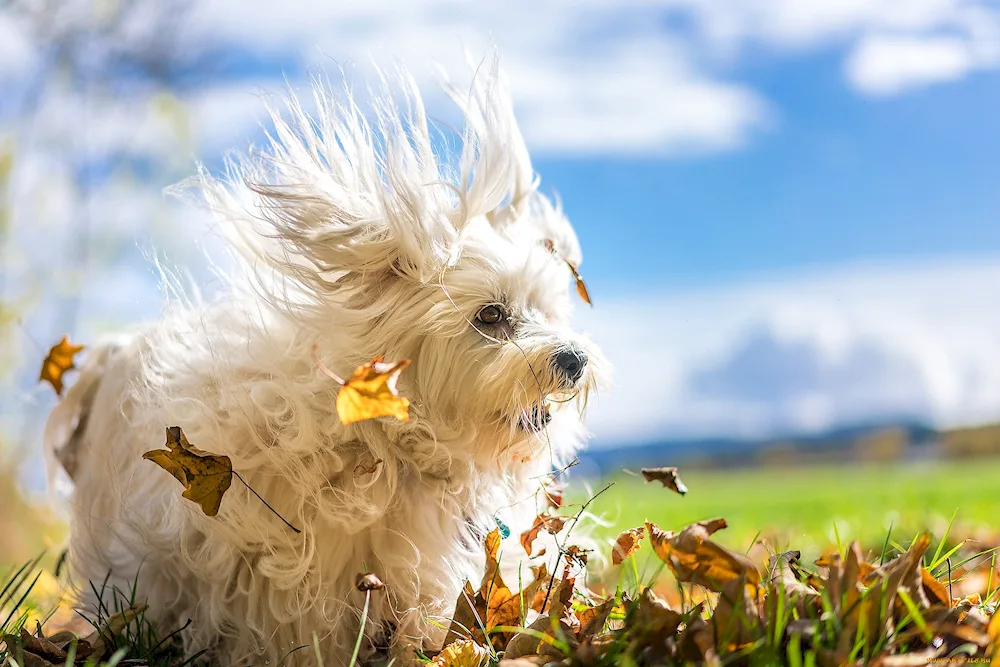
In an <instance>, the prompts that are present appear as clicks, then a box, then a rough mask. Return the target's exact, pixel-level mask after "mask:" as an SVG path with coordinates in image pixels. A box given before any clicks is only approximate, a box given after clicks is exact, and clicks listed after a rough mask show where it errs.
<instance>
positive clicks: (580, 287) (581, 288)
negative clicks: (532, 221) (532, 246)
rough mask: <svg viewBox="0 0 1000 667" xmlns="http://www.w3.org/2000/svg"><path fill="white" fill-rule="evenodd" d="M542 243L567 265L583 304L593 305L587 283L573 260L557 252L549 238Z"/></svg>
mask: <svg viewBox="0 0 1000 667" xmlns="http://www.w3.org/2000/svg"><path fill="white" fill-rule="evenodd" d="M543 243H544V245H545V249H546V250H548V251H549V252H551V253H552V254H553V255H555V256H556V257H558V258H559V259H561V260H562V261H564V262H565V263H566V266H568V267H569V270H570V273H572V274H573V279H574V280H576V293H577V294H579V295H580V298H581V299H583V302H584V303H585V304H587V305H588V306H593V305H594V303H593V302H592V301H591V300H590V292H588V291H587V284H586V283H585V282H583V276H581V275H580V272H579V271H578V270H577V268H576V266H575V265H574V264H573V262H571V261H569V260H568V259H566V258H565V257H563V256H562V255H560V254H559V251H558V250H556V246H555V244H554V243H553V242H552V240H551V239H545V241H544V242H543Z"/></svg>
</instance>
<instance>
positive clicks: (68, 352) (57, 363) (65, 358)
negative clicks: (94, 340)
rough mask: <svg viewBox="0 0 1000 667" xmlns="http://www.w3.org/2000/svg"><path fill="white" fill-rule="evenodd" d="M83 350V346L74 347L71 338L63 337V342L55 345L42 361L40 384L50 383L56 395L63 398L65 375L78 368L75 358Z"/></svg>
mask: <svg viewBox="0 0 1000 667" xmlns="http://www.w3.org/2000/svg"><path fill="white" fill-rule="evenodd" d="M81 350H83V345H73V344H72V343H70V342H69V338H68V337H66V336H63V337H62V340H61V341H59V342H58V343H57V344H55V345H53V346H52V348H51V349H50V350H49V354H48V356H47V357H45V360H44V361H42V372H41V373H40V374H39V376H38V381H39V382H48V383H49V384H51V385H52V388H53V389H55V390H56V394H57V395H59V396H61V395H62V390H63V375H64V374H65V373H66V371H68V370H70V369H73V368H76V366H75V365H74V363H73V357H75V356H76V354H77V353H78V352H80V351H81Z"/></svg>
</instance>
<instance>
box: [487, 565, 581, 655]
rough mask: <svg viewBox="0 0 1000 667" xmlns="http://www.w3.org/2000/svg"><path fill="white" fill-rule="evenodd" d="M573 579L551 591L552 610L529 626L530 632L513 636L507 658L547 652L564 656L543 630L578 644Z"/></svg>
mask: <svg viewBox="0 0 1000 667" xmlns="http://www.w3.org/2000/svg"><path fill="white" fill-rule="evenodd" d="M573 586H574V580H573V579H564V580H562V581H560V582H559V585H558V587H557V588H556V590H554V591H552V595H551V598H552V599H551V600H550V601H549V605H548V607H549V610H548V611H549V613H547V614H545V613H543V614H542V615H541V616H539V617H538V618H537V619H535V621H534V622H533V623H532V624H531V625H529V626H528V629H529V630H531V631H532V632H531V633H526V632H519V633H518V634H516V635H514V636H513V637H511V639H510V641H509V642H508V643H507V645H506V649H505V651H504V657H507V658H520V657H523V656H527V655H534V654H540V655H546V656H551V657H554V658H563V657H564V656H563V655H562V653H561V652H560V651H559V650H558V649H557V648H555V647H554V646H553V645H552V640H551V639H541V638H539V637H538V635H537V633H543V634H545V635H547V636H548V637H549V638H552V639H556V640H559V641H562V642H565V643H566V644H567V646H568V648H570V649H571V650H572V649H574V648H576V646H577V645H578V644H579V642H578V640H577V638H576V633H577V631H578V630H579V627H580V619H578V618H577V617H576V614H574V613H573V608H572V599H573Z"/></svg>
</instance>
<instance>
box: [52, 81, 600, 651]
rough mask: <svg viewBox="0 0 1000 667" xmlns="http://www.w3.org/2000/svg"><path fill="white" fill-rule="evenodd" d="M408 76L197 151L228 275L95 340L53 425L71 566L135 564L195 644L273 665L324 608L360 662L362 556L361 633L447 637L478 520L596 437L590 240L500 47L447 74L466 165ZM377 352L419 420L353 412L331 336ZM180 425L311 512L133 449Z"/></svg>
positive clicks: (520, 508)
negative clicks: (143, 324)
mask: <svg viewBox="0 0 1000 667" xmlns="http://www.w3.org/2000/svg"><path fill="white" fill-rule="evenodd" d="M397 79H398V86H397V92H401V94H397V95H395V97H394V95H393V93H392V91H389V90H388V89H384V90H383V91H382V93H381V94H380V95H379V96H378V100H377V102H376V103H375V104H374V113H373V118H374V120H369V119H368V118H367V117H366V116H365V115H363V113H362V111H361V110H360V109H359V107H358V105H357V104H356V103H355V102H354V101H353V99H352V98H351V96H350V94H349V92H348V93H346V94H345V95H342V96H341V98H342V99H341V101H334V98H333V97H332V96H331V95H329V94H328V93H327V92H326V91H325V90H324V89H322V87H319V88H317V91H316V96H317V105H318V110H317V111H316V112H315V114H313V115H309V114H307V113H306V112H305V111H303V108H302V107H301V106H300V105H299V104H298V103H297V102H295V101H294V100H293V101H291V102H290V103H289V105H288V111H289V113H286V114H285V116H286V118H285V119H282V118H281V114H275V116H274V121H275V127H276V129H275V130H274V134H273V138H272V139H271V142H270V144H269V146H268V147H267V149H266V150H265V151H262V152H259V153H251V155H250V157H249V158H247V159H245V160H243V161H242V162H240V163H239V164H238V165H233V166H232V167H231V169H230V172H229V175H228V177H227V178H226V179H224V180H216V179H214V178H212V177H210V176H208V175H207V174H205V173H203V174H202V176H201V178H200V179H198V185H199V187H200V190H201V191H202V192H203V193H204V195H205V198H206V200H207V202H208V204H209V206H210V208H211V210H212V212H213V213H214V216H215V219H216V220H217V222H218V225H219V227H220V229H221V230H222V231H223V232H224V234H225V236H226V238H227V239H228V240H229V241H230V242H231V245H232V246H233V247H234V248H235V249H236V250H237V251H238V256H239V262H237V264H238V266H239V269H238V270H237V271H236V272H235V273H234V275H233V276H231V277H230V278H229V279H228V281H227V289H226V291H225V293H224V294H223V295H222V296H221V297H220V298H218V299H216V300H214V301H212V302H210V303H200V302H199V303H191V302H180V301H179V300H174V301H175V303H174V305H172V306H171V307H169V308H168V309H167V311H166V312H165V313H164V314H163V316H162V317H161V318H160V320H159V321H158V322H156V323H154V324H152V325H151V326H149V327H147V328H144V329H142V330H141V331H139V332H137V333H135V334H133V335H129V336H122V337H118V338H116V339H113V340H109V341H107V342H106V343H104V344H103V345H100V346H94V347H92V348H91V349H90V350H89V351H88V353H87V357H86V359H85V363H84V365H83V367H82V369H81V372H80V375H79V378H78V380H77V382H76V384H75V385H74V386H73V387H72V388H71V389H70V391H69V392H68V393H67V394H66V396H65V397H64V399H63V400H62V401H61V403H60V404H59V405H58V406H57V407H56V408H55V410H54V411H53V413H52V415H51V417H50V419H49V422H48V425H47V428H46V447H47V451H48V453H49V455H50V460H52V461H58V464H59V465H61V467H62V468H64V469H65V471H66V472H67V473H68V475H69V477H70V478H71V480H72V482H73V486H74V489H73V491H72V495H71V498H70V503H71V508H72V509H71V511H72V536H71V540H70V552H69V563H70V564H71V572H72V573H73V577H74V581H75V582H76V583H77V585H79V586H80V587H81V589H82V590H84V591H86V590H87V589H88V588H89V587H88V583H87V582H88V580H89V581H94V582H98V583H99V582H101V581H103V580H104V579H105V577H106V576H107V575H108V573H109V572H110V576H111V580H110V583H111V584H114V585H117V586H119V587H121V588H129V587H130V586H131V585H132V581H133V579H136V578H137V581H138V587H137V588H138V594H139V597H140V598H143V599H145V601H146V602H148V604H149V614H151V617H152V618H154V619H155V621H156V622H158V623H159V624H161V625H162V627H163V628H164V629H166V630H170V629H173V627H179V626H180V625H182V624H183V623H184V621H185V620H186V619H192V621H193V623H192V624H191V626H190V628H189V629H188V630H187V631H185V633H184V634H183V636H184V641H185V644H186V646H187V647H188V648H190V649H193V650H199V649H202V648H209V649H211V650H212V651H213V655H214V656H215V658H216V660H217V661H218V662H219V663H221V664H234V665H235V664H238V663H243V664H247V662H248V661H249V662H252V663H256V664H261V663H264V664H271V665H276V664H277V663H278V662H280V661H281V660H282V659H283V658H284V657H286V655H287V654H288V653H289V652H290V651H292V650H293V649H295V648H296V647H299V646H302V645H304V644H310V643H311V642H312V638H313V635H314V633H315V635H316V636H317V637H318V641H319V646H320V650H321V651H322V653H323V655H324V658H325V659H326V661H327V664H342V663H344V662H346V661H347V659H348V658H349V656H350V651H351V646H352V645H353V642H354V638H355V636H356V634H357V632H358V628H359V621H360V607H361V605H362V603H363V600H364V595H363V594H362V593H359V592H358V591H357V590H356V589H355V577H356V575H357V574H358V573H361V572H364V571H373V572H375V573H376V574H377V575H378V576H379V577H380V578H381V579H382V580H383V581H385V583H386V590H385V591H383V592H379V593H378V594H376V595H375V596H374V597H373V601H372V602H373V604H372V608H371V610H370V612H369V616H368V623H367V625H366V634H367V636H368V639H369V640H370V641H369V642H368V643H369V644H370V646H372V647H378V646H388V645H390V644H391V646H392V647H393V648H395V649H399V648H401V647H414V646H415V647H419V646H425V647H430V648H433V647H434V644H435V642H437V643H438V644H439V643H440V641H441V639H442V638H443V632H442V631H441V630H440V629H439V627H438V626H436V625H435V624H434V623H431V622H429V620H428V619H434V620H437V621H438V622H439V624H440V623H441V622H443V619H445V618H447V617H448V615H449V614H450V613H451V611H452V608H453V605H454V603H455V600H456V596H457V593H458V591H459V590H460V588H461V584H462V582H463V580H464V579H465V578H466V577H475V558H476V556H477V554H478V553H479V551H480V546H479V545H480V543H481V537H482V535H483V533H484V531H486V530H488V529H489V528H491V527H493V525H494V521H495V517H496V516H500V517H503V518H504V520H505V521H506V522H507V523H509V524H511V525H515V526H517V525H523V524H524V523H525V521H524V520H523V518H524V517H525V516H527V517H528V518H529V520H530V516H531V515H532V513H533V512H534V510H535V495H536V491H538V489H539V484H540V480H541V479H542V478H543V477H544V475H545V474H546V473H547V472H549V471H551V470H552V468H553V466H556V467H558V466H561V465H564V464H565V463H567V462H568V460H569V458H571V455H572V454H573V453H574V451H575V450H576V449H577V448H578V447H579V446H580V444H581V442H582V439H583V437H584V433H583V429H582V427H581V420H580V417H581V412H582V409H583V406H584V405H585V402H586V396H587V393H588V392H589V391H590V390H591V389H592V388H593V387H594V386H595V383H596V382H597V380H598V377H599V370H600V367H601V359H600V356H599V352H598V351H597V350H596V349H595V348H594V347H593V346H592V345H591V344H590V343H589V342H588V341H587V340H586V338H584V337H582V336H579V335H577V334H575V333H573V332H572V331H571V330H570V326H569V314H570V309H571V298H570V290H569V285H570V273H569V270H568V269H567V267H566V264H565V262H564V261H562V259H561V258H565V259H566V260H569V261H570V262H573V263H578V262H579V261H580V249H579V245H578V242H577V240H576V236H575V234H574V232H573V230H572V228H571V227H570V225H569V223H568V221H567V220H566V218H565V217H564V216H563V215H562V213H561V212H560V210H559V209H558V208H557V207H555V206H553V205H552V204H551V203H550V202H549V201H548V200H547V199H546V198H545V197H544V196H542V195H541V194H540V193H539V192H538V190H537V181H536V180H535V178H534V175H533V172H532V167H531V163H530V162H529V158H528V153H527V150H526V148H525V145H524V142H523V140H522V138H521V135H520V132H519V130H518V128H517V126H516V124H515V121H514V118H513V115H512V109H511V105H510V102H509V99H508V95H507V91H506V87H505V85H504V84H503V79H502V78H501V76H500V75H499V74H498V72H497V69H496V65H495V62H491V63H488V64H487V65H486V66H484V67H483V68H482V71H479V72H477V73H476V74H475V77H474V83H473V84H472V86H471V88H470V89H468V90H460V89H458V88H455V87H453V86H452V87H448V91H449V93H450V95H451V97H452V98H453V99H454V101H455V102H456V103H457V104H458V105H459V106H460V108H461V110H462V111H463V113H464V116H465V123H466V125H465V132H464V135H463V138H462V142H461V143H462V147H461V154H460V157H458V159H457V160H454V161H452V162H451V163H449V161H448V159H447V157H446V156H444V157H443V156H442V153H443V151H442V149H440V148H435V146H434V145H432V143H433V142H434V140H435V139H436V137H437V135H435V134H433V133H432V129H431V127H430V126H429V124H428V119H427V117H426V115H425V112H424V109H423V106H422V102H421V98H420V95H419V93H418V91H417V90H416V88H415V86H414V84H413V82H412V80H411V79H410V78H409V77H408V76H406V75H405V74H401V75H400V76H399V77H397ZM456 163H457V164H456ZM450 164H451V165H453V166H449V165H450ZM546 240H550V241H551V242H552V245H553V246H554V248H555V251H556V253H557V254H553V253H552V252H550V250H549V249H547V248H546V244H545V241H546ZM314 355H315V356H314ZM375 355H384V356H385V358H386V359H387V360H396V359H401V358H408V359H411V360H412V364H411V366H410V367H409V368H408V369H407V370H406V371H405V372H404V373H403V375H402V378H401V381H400V385H399V389H400V392H401V393H402V394H403V395H404V396H407V397H408V398H409V399H410V400H411V402H412V407H411V411H410V414H411V418H410V420H409V421H408V422H400V421H396V420H394V419H391V418H382V419H377V420H370V421H365V422H360V423H357V424H353V425H350V426H344V425H342V424H341V423H340V421H339V420H338V417H337V414H336V412H335V408H334V406H335V402H336V395H337V391H338V389H339V386H338V385H337V384H336V383H335V382H334V381H333V380H331V379H330V378H329V377H327V376H326V375H324V374H322V373H319V372H317V358H318V359H319V360H320V361H322V363H323V364H325V365H326V366H328V367H330V368H331V369H333V370H335V371H337V372H338V373H341V374H343V375H348V374H349V373H350V372H351V370H352V369H353V368H355V367H356V366H358V365H359V364H362V363H364V362H366V361H369V360H371V359H372V357H374V356H375ZM549 410H551V414H549ZM168 426H180V427H181V428H182V429H183V430H184V433H185V434H186V435H187V437H188V439H189V440H190V441H191V442H192V443H193V444H194V445H195V446H197V447H199V448H201V449H204V450H208V451H211V452H213V453H218V454H225V455H227V456H229V457H231V459H232V462H233V467H234V468H235V469H236V470H237V471H238V472H239V473H240V474H241V475H242V477H243V478H244V479H245V480H246V481H247V482H249V483H250V485H251V486H252V487H253V488H254V489H255V490H256V491H257V492H258V493H259V494H260V495H261V496H262V497H263V498H265V499H266V500H267V501H268V503H270V505H272V506H273V507H274V508H275V509H276V510H277V511H278V512H280V514H281V515H282V516H283V517H284V518H286V519H287V520H289V521H290V522H291V523H293V524H295V525H296V526H297V527H299V528H301V530H302V532H301V534H296V533H294V532H293V531H291V530H289V529H288V528H287V527H286V526H285V525H284V524H283V523H282V522H281V521H280V520H278V519H277V518H276V517H275V516H274V514H272V513H271V512H270V511H269V510H268V509H267V508H266V507H265V506H264V505H263V504H262V503H261V502H260V501H259V500H258V499H256V498H254V497H253V496H252V495H251V494H250V492H249V491H248V490H247V489H246V488H244V487H243V486H242V485H239V484H237V485H234V486H233V488H232V489H230V490H229V492H228V494H227V495H226V497H225V499H224V501H223V503H222V508H221V511H220V513H219V515H218V516H217V517H208V516H205V515H204V514H202V513H201V511H200V510H199V508H198V506H197V505H196V504H194V503H190V502H188V501H186V500H184V499H182V498H181V494H180V491H181V489H180V487H179V486H178V485H177V482H176V480H174V479H173V478H172V477H171V476H170V475H168V474H166V473H164V471H163V470H160V469H159V468H157V467H156V466H155V465H153V464H151V463H149V462H147V461H144V460H143V459H142V453H143V452H144V451H147V450H150V449H154V448H158V447H162V446H163V442H164V429H165V428H166V427H168ZM375 462H380V463H377V465H375ZM359 464H364V465H362V466H361V468H360V469H359V470H360V472H356V471H355V468H356V467H358V466H359ZM373 465H374V467H375V470H374V472H366V471H367V470H370V469H371V467H372V466H373ZM498 512H499V514H498ZM519 516H520V517H521V519H520V520H519V519H518V517H519ZM525 527H526V526H525ZM90 602H91V603H95V602H97V601H96V600H94V599H93V596H92V597H91V599H90ZM297 655H305V653H304V652H303V653H299V654H293V655H292V656H291V657H290V658H289V660H291V661H293V662H294V661H295V659H296V656H297ZM310 659H311V658H310Z"/></svg>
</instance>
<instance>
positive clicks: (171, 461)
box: [142, 426, 233, 516]
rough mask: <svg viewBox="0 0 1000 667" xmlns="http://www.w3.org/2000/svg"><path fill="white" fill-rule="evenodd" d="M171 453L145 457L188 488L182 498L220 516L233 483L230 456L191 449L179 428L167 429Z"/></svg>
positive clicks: (152, 453)
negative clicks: (223, 497) (227, 492)
mask: <svg viewBox="0 0 1000 667" xmlns="http://www.w3.org/2000/svg"><path fill="white" fill-rule="evenodd" d="M166 445H167V449H154V450H152V451H149V452H146V453H145V454H143V455H142V458H144V459H146V460H147V461H152V462H153V463H155V464H156V465H158V466H160V467H161V468H163V469H164V470H166V471H167V472H169V473H170V474H171V475H173V476H174V477H175V478H176V479H177V481H178V482H180V483H181V484H183V485H184V493H182V494H181V495H182V496H183V497H184V498H187V499H188V500H190V501H192V502H195V503H198V504H199V505H201V509H202V511H204V512H205V514H207V515H208V516H215V515H216V514H218V513H219V507H220V506H221V505H222V496H224V495H225V493H226V491H228V490H229V487H230V485H232V483H233V463H232V461H231V460H230V458H229V457H228V456H220V455H217V454H209V453H208V452H203V451H201V450H200V449H197V448H195V447H192V446H191V443H189V442H188V440H187V437H186V436H185V435H184V432H183V431H182V430H181V428H180V427H179V426H168V427H167V443H166Z"/></svg>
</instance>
